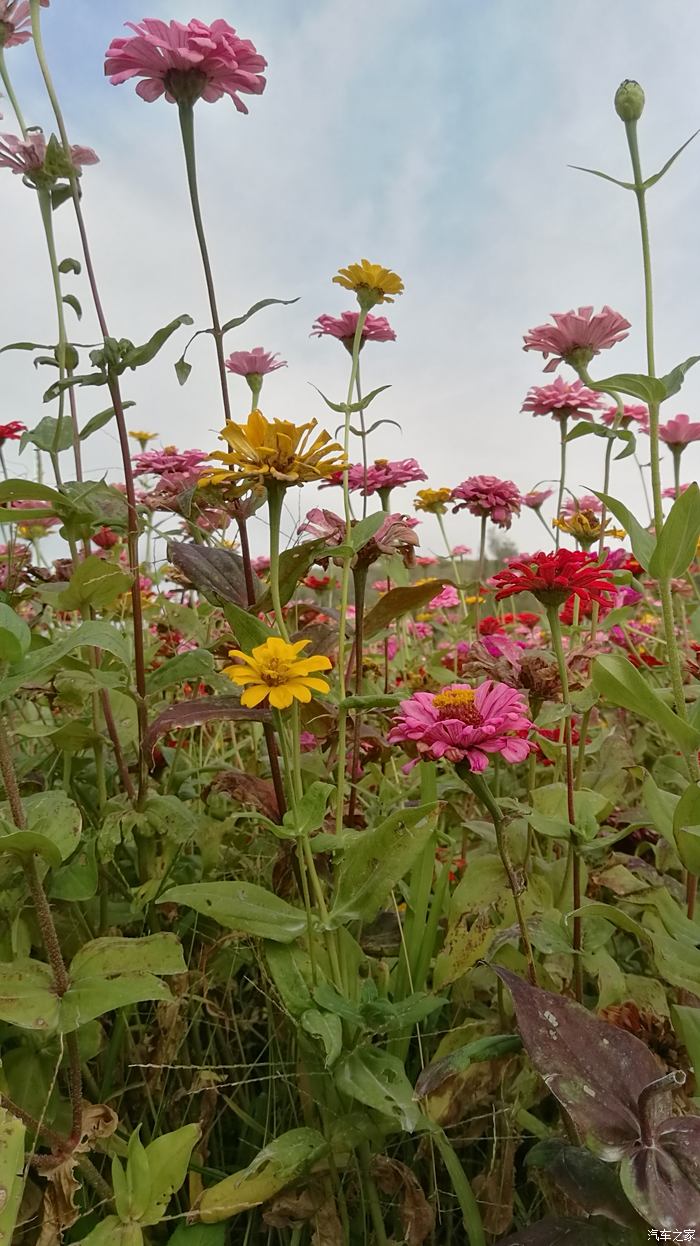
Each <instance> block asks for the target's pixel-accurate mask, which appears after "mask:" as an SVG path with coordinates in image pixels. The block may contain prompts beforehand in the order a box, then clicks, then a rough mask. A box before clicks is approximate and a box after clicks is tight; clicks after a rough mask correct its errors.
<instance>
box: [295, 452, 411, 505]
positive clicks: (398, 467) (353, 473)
mask: <svg viewBox="0 0 700 1246" xmlns="http://www.w3.org/2000/svg"><path fill="white" fill-rule="evenodd" d="M427 479H428V477H427V476H426V474H425V472H424V471H423V468H422V467H421V466H420V465H419V463H417V462H416V460H415V459H396V460H394V461H393V462H392V461H390V460H389V459H375V460H374V463H370V464H369V466H368V467H367V472H366V473H365V468H364V464H363V463H354V464H353V465H352V467H351V468H350V469H349V472H348V488H349V489H350V492H351V493H358V492H359V493H362V494H363V495H364V496H365V497H371V496H372V494H373V493H381V492H383V491H384V490H388V489H398V488H400V487H401V486H403V485H407V484H410V483H411V482H412V481H414V480H427ZM342 483H343V473H342V472H333V475H332V476H329V477H328V479H327V480H324V481H322V482H321V484H320V485H319V489H327V488H329V487H330V485H342Z"/></svg>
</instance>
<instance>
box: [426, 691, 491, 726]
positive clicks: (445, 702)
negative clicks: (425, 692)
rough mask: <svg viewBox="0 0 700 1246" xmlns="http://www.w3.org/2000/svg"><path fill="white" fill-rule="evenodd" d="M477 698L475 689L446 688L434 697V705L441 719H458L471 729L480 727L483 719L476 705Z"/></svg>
mask: <svg viewBox="0 0 700 1246" xmlns="http://www.w3.org/2000/svg"><path fill="white" fill-rule="evenodd" d="M475 697H476V693H475V691H474V689H473V688H445V690H444V692H438V693H437V694H436V696H434V697H433V705H434V706H435V708H436V709H437V710H439V712H440V717H441V718H458V719H459V721H460V722H463V723H467V724H468V726H470V727H478V725H479V723H480V722H482V721H483V719H482V717H481V714H480V713H479V711H478V709H477V708H476V705H475V704H474V698H475Z"/></svg>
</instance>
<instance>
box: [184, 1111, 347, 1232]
mask: <svg viewBox="0 0 700 1246" xmlns="http://www.w3.org/2000/svg"><path fill="white" fill-rule="evenodd" d="M327 1152H328V1143H327V1142H326V1140H325V1138H324V1137H323V1134H320V1133H318V1131H317V1130H315V1129H290V1130H289V1132H288V1133H286V1134H282V1135H281V1136H280V1137H279V1138H275V1139H274V1141H272V1142H269V1143H268V1144H267V1146H266V1147H263V1149H262V1151H259V1152H258V1154H257V1155H256V1156H255V1159H254V1160H253V1161H252V1163H250V1164H249V1165H248V1167H247V1168H244V1169H243V1170H242V1171H241V1172H235V1173H233V1174H232V1175H231V1176H230V1177H226V1178H225V1179H224V1180H223V1181H219V1182H217V1184H216V1185H212V1186H210V1187H209V1189H208V1190H205V1191H204V1194H203V1195H202V1197H201V1199H200V1201H199V1206H198V1212H199V1216H200V1219H201V1220H202V1221H203V1222H204V1224H212V1223H215V1222H216V1221H217V1220H228V1219H230V1217H231V1216H237V1215H238V1214H239V1212H241V1211H249V1210H250V1208H251V1207H259V1206H260V1205H261V1203H266V1202H267V1201H268V1199H270V1198H272V1197H273V1195H275V1194H277V1193H278V1192H279V1191H280V1190H283V1189H284V1188H285V1186H288V1185H291V1184H292V1182H293V1181H297V1180H298V1179H299V1177H301V1176H303V1174H304V1173H305V1172H308V1170H309V1169H310V1168H311V1167H312V1166H313V1165H314V1164H317V1163H318V1162H319V1160H321V1159H323V1157H324V1155H326V1154H327Z"/></svg>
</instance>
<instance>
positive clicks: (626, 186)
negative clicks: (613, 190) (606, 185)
mask: <svg viewBox="0 0 700 1246" xmlns="http://www.w3.org/2000/svg"><path fill="white" fill-rule="evenodd" d="M569 168H570V169H576V170H577V172H578V173H590V174H591V176H592V177H602V178H603V180H604V181H606V182H613V183H614V184H615V186H621V187H622V189H623V190H634V182H621V181H620V179H619V178H617V177H613V176H612V174H611V173H601V171H600V169H587V168H585V166H584V165H582V164H570V165H569Z"/></svg>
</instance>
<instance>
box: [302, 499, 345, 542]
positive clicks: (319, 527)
mask: <svg viewBox="0 0 700 1246" xmlns="http://www.w3.org/2000/svg"><path fill="white" fill-rule="evenodd" d="M346 530H347V525H346V523H345V520H344V519H341V517H340V515H336V513H335V511H328V510H324V509H323V508H322V507H320V506H314V507H313V509H312V510H310V511H309V512H308V514H307V516H306V519H305V520H304V522H303V523H300V524H299V527H298V528H297V532H299V533H307V532H308V534H309V536H313V537H316V539H317V540H324V541H325V542H326V545H342V544H343V542H344V540H345V533H346Z"/></svg>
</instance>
